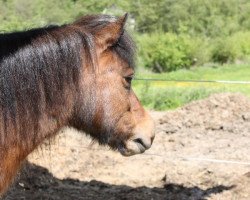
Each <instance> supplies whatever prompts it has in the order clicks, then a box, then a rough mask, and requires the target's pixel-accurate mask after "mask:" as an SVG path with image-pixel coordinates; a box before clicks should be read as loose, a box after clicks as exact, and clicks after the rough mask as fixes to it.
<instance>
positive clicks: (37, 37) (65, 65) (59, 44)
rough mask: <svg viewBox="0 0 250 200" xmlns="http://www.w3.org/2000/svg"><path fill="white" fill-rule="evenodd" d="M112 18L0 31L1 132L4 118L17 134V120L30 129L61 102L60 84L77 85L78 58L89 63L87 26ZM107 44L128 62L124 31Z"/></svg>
mask: <svg viewBox="0 0 250 200" xmlns="http://www.w3.org/2000/svg"><path fill="white" fill-rule="evenodd" d="M113 19H114V18H113V17H110V16H106V15H95V16H87V17H84V18H82V19H80V20H78V21H76V22H74V23H73V24H68V25H63V26H50V27H45V28H37V29H32V30H28V31H24V32H16V33H7V34H0V110H1V111H2V113H3V114H2V116H0V117H2V118H3V121H4V123H5V125H2V127H4V130H5V133H7V131H6V128H8V126H9V125H10V123H11V124H12V125H13V126H15V128H16V129H17V130H18V131H19V132H21V134H25V132H27V130H25V127H19V126H18V124H25V123H30V124H34V125H33V126H34V130H33V131H36V130H35V129H36V128H37V127H38V120H39V117H40V115H41V113H42V112H43V109H46V110H50V109H51V108H52V107H54V106H55V105H58V104H59V105H60V104H62V103H63V101H65V100H66V97H65V95H66V94H65V92H63V91H64V90H65V87H66V86H67V87H72V88H76V89H77V86H78V81H79V78H80V75H81V71H82V63H84V65H85V66H86V65H88V66H90V67H91V66H92V67H94V59H95V46H94V43H93V38H92V36H91V34H88V31H90V32H95V31H98V29H99V28H101V27H103V26H105V25H106V24H107V23H109V22H110V21H112V20H113ZM112 49H113V50H114V51H115V52H116V53H117V54H118V55H119V56H120V57H121V58H122V59H123V60H124V61H126V62H127V63H129V65H130V66H131V67H133V66H134V59H133V58H134V43H133V41H132V40H131V39H130V37H129V35H128V33H127V32H126V31H125V32H124V33H123V34H122V35H121V37H120V38H119V40H118V42H117V43H116V44H115V45H114V46H113V47H112ZM42 104H45V108H44V107H43V106H42ZM17 122H18V123H17ZM20 122H23V123H20ZM2 129H3V128H2ZM29 131H32V130H29ZM2 135H4V134H2ZM3 139H4V138H0V142H1V140H3Z"/></svg>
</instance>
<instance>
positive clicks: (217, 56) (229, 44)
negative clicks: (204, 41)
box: [212, 32, 250, 64]
mask: <svg viewBox="0 0 250 200" xmlns="http://www.w3.org/2000/svg"><path fill="white" fill-rule="evenodd" d="M249 56H250V32H238V33H235V34H234V35H232V36H228V37H224V38H219V39H216V40H215V41H214V46H213V49H212V61H214V62H219V63H222V64H223V63H229V62H231V63H233V62H235V61H236V60H244V59H245V58H246V57H249Z"/></svg>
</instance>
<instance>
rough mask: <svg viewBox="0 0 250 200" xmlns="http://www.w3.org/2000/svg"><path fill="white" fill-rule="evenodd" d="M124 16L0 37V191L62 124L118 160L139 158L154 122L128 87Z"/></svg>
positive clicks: (130, 54) (129, 44) (129, 49)
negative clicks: (114, 153) (117, 154)
mask: <svg viewBox="0 0 250 200" xmlns="http://www.w3.org/2000/svg"><path fill="white" fill-rule="evenodd" d="M126 19H127V15H125V16H123V17H119V18H116V17H113V16H109V15H91V16H85V17H82V18H81V19H79V20H77V21H75V22H73V23H71V24H67V25H62V26H49V27H45V28H38V29H32V30H28V31H24V32H15V33H7V34H0V194H1V193H3V192H5V191H6V189H7V188H8V186H9V184H10V183H11V181H12V180H13V177H14V176H15V174H16V172H17V171H18V169H19V168H20V165H21V163H22V161H23V160H24V159H25V158H26V157H27V155H28V154H29V153H31V152H32V151H33V150H34V149H35V148H37V147H38V146H39V145H40V144H41V143H42V142H43V141H44V140H46V139H49V138H50V137H52V136H54V135H55V134H56V133H57V132H58V130H59V129H60V128H62V127H64V126H70V127H74V128H76V129H78V130H81V131H84V132H85V133H86V134H89V135H90V136H91V137H92V138H94V139H95V140H96V141H98V142H99V143H100V144H101V145H109V146H110V147H111V148H112V149H113V150H118V151H119V152H120V153H121V154H122V155H124V156H131V155H134V154H138V153H143V152H144V151H145V150H146V149H148V148H150V146H151V144H152V141H153V139H154V124H153V121H152V119H151V118H150V116H149V115H148V113H147V112H146V111H145V110H144V109H143V107H142V106H141V104H140V102H139V100H138V99H137V97H136V95H135V93H134V92H133V90H132V88H131V81H132V79H133V75H134V54H135V48H134V43H133V41H132V40H131V38H130V36H129V34H128V33H127V32H126V30H125V29H124V25H125V22H126Z"/></svg>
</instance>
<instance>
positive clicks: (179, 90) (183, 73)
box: [133, 65, 250, 110]
mask: <svg viewBox="0 0 250 200" xmlns="http://www.w3.org/2000/svg"><path fill="white" fill-rule="evenodd" d="M136 78H145V79H147V78H153V79H168V80H232V81H250V65H224V66H212V67H197V68H193V69H191V70H179V71H175V72H170V73H162V74H156V73H152V72H145V71H144V72H139V73H138V74H137V75H136ZM133 88H134V90H135V92H136V94H137V95H138V97H139V99H140V100H141V102H142V103H143V105H144V106H145V107H147V108H148V109H154V110H168V109H174V108H177V107H179V106H182V105H184V104H186V103H189V102H191V101H193V100H198V99H202V98H206V97H208V96H209V95H210V94H214V93H220V92H239V93H242V94H245V95H247V96H249V97H250V84H248V85H242V84H223V83H192V82H165V81H143V80H134V81H133Z"/></svg>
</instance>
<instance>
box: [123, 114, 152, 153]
mask: <svg viewBox="0 0 250 200" xmlns="http://www.w3.org/2000/svg"><path fill="white" fill-rule="evenodd" d="M154 130H155V125H154V121H153V120H152V118H151V117H150V116H149V115H147V118H146V119H144V120H143V121H142V122H141V123H139V124H138V125H137V126H136V127H135V128H134V130H133V136H132V137H131V138H130V139H129V140H128V141H126V143H125V147H124V148H121V149H119V151H120V153H121V154H122V155H123V156H132V155H135V154H141V153H144V152H145V151H146V150H147V149H149V148H150V147H151V145H152V143H153V140H154V137H155V132H154Z"/></svg>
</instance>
